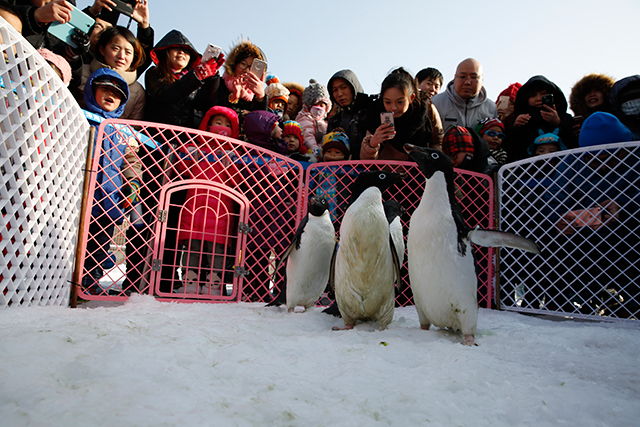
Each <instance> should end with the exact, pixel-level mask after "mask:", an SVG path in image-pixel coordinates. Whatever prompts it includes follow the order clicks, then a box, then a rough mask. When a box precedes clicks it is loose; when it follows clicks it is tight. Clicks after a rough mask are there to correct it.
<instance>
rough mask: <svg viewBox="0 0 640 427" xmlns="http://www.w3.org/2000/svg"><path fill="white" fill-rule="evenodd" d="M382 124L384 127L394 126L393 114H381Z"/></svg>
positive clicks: (386, 112) (387, 112) (388, 112)
mask: <svg viewBox="0 0 640 427" xmlns="http://www.w3.org/2000/svg"><path fill="white" fill-rule="evenodd" d="M380 123H382V124H383V125H390V126H393V125H394V123H393V113H392V112H390V111H385V112H383V113H380Z"/></svg>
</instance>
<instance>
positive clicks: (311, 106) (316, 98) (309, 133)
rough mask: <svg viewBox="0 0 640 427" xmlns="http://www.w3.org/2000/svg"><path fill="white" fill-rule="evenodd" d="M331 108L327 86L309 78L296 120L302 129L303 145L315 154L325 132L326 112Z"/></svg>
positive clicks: (318, 150) (318, 149)
mask: <svg viewBox="0 0 640 427" xmlns="http://www.w3.org/2000/svg"><path fill="white" fill-rule="evenodd" d="M329 110H331V100H330V99H329V91H328V90H327V88H326V87H325V86H324V85H322V84H320V83H318V82H317V81H315V80H313V79H311V80H309V86H307V88H306V89H305V90H304V92H303V93H302V110H301V111H300V112H299V113H298V116H297V117H296V121H297V122H298V123H300V126H302V128H303V129H304V145H305V146H306V147H307V149H309V150H312V152H313V153H314V154H315V155H318V153H319V152H320V147H321V145H322V138H324V135H325V134H326V133H327V121H326V120H325V119H326V117H327V113H328V112H329Z"/></svg>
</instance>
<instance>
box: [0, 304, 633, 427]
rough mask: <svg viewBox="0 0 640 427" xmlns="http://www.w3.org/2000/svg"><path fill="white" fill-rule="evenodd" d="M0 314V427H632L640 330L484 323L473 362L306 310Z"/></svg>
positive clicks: (406, 314) (144, 307) (520, 321)
mask: <svg viewBox="0 0 640 427" xmlns="http://www.w3.org/2000/svg"><path fill="white" fill-rule="evenodd" d="M96 305H99V304H95V302H92V303H88V304H84V305H81V306H80V308H78V309H70V308H63V307H26V308H10V309H6V310H2V311H0V354H2V360H3V361H2V363H1V364H0V420H2V421H0V424H1V425H3V426H12V427H13V426H52V425H55V426H57V425H59V426H133V425H135V426H387V425H393V426H417V425H441V426H489V425H490V426H512V425H525V426H528V425H536V426H540V425H567V426H632V425H634V426H635V425H638V423H639V421H638V420H639V419H640V405H639V404H638V402H640V380H639V379H640V378H639V377H640V373H639V368H640V363H639V359H640V327H639V326H638V325H637V324H636V323H624V324H623V323H594V322H577V321H571V320H569V321H557V320H548V319H543V318H536V317H529V316H524V315H520V314H516V313H510V312H500V311H494V310H487V309H481V310H480V315H479V319H478V333H477V335H476V342H477V343H478V344H479V346H477V347H465V346H463V345H461V344H460V342H461V341H462V336H461V335H460V334H456V333H453V332H450V331H447V330H438V329H437V328H432V329H431V330H429V331H424V330H421V329H420V327H419V323H418V317H417V314H416V311H415V309H414V308H413V307H405V308H398V309H396V310H395V316H394V320H393V322H392V323H391V324H390V325H389V327H388V328H387V329H386V330H380V328H379V326H378V325H376V324H358V325H357V326H356V328H355V329H354V330H351V331H332V330H331V327H332V326H342V321H341V320H340V319H338V318H335V317H332V316H329V315H326V314H323V313H322V312H321V309H319V308H313V309H311V310H309V311H307V312H306V313H288V312H287V311H286V310H285V309H284V308H267V307H264V306H263V304H257V303H240V304H179V303H162V302H158V301H156V300H155V299H153V298H152V297H149V296H139V295H134V296H132V297H131V298H130V299H129V301H128V302H126V303H125V304H120V305H111V306H98V307H96Z"/></svg>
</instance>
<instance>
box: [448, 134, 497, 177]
mask: <svg viewBox="0 0 640 427" xmlns="http://www.w3.org/2000/svg"><path fill="white" fill-rule="evenodd" d="M442 152H443V153H444V154H446V155H447V156H449V158H450V159H451V162H452V163H453V167H454V168H458V169H465V170H469V171H473V172H479V173H486V174H490V173H492V172H493V171H494V169H495V165H492V164H489V163H488V159H489V144H487V141H485V140H484V139H482V138H480V137H479V136H478V134H476V133H475V132H474V131H473V130H472V129H468V128H465V127H462V126H450V127H449V128H448V129H447V131H446V132H445V133H444V137H443V138H442Z"/></svg>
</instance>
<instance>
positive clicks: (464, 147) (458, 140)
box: [442, 126, 475, 157]
mask: <svg viewBox="0 0 640 427" xmlns="http://www.w3.org/2000/svg"><path fill="white" fill-rule="evenodd" d="M474 151H475V150H474V147H473V136H472V135H471V133H470V132H469V131H468V130H467V129H466V128H463V127H462V126H451V127H450V128H449V129H447V131H446V132H445V134H444V137H443V138H442V152H443V153H444V154H446V155H447V156H449V157H451V156H454V155H456V154H458V153H463V152H464V153H473V152H474Z"/></svg>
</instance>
